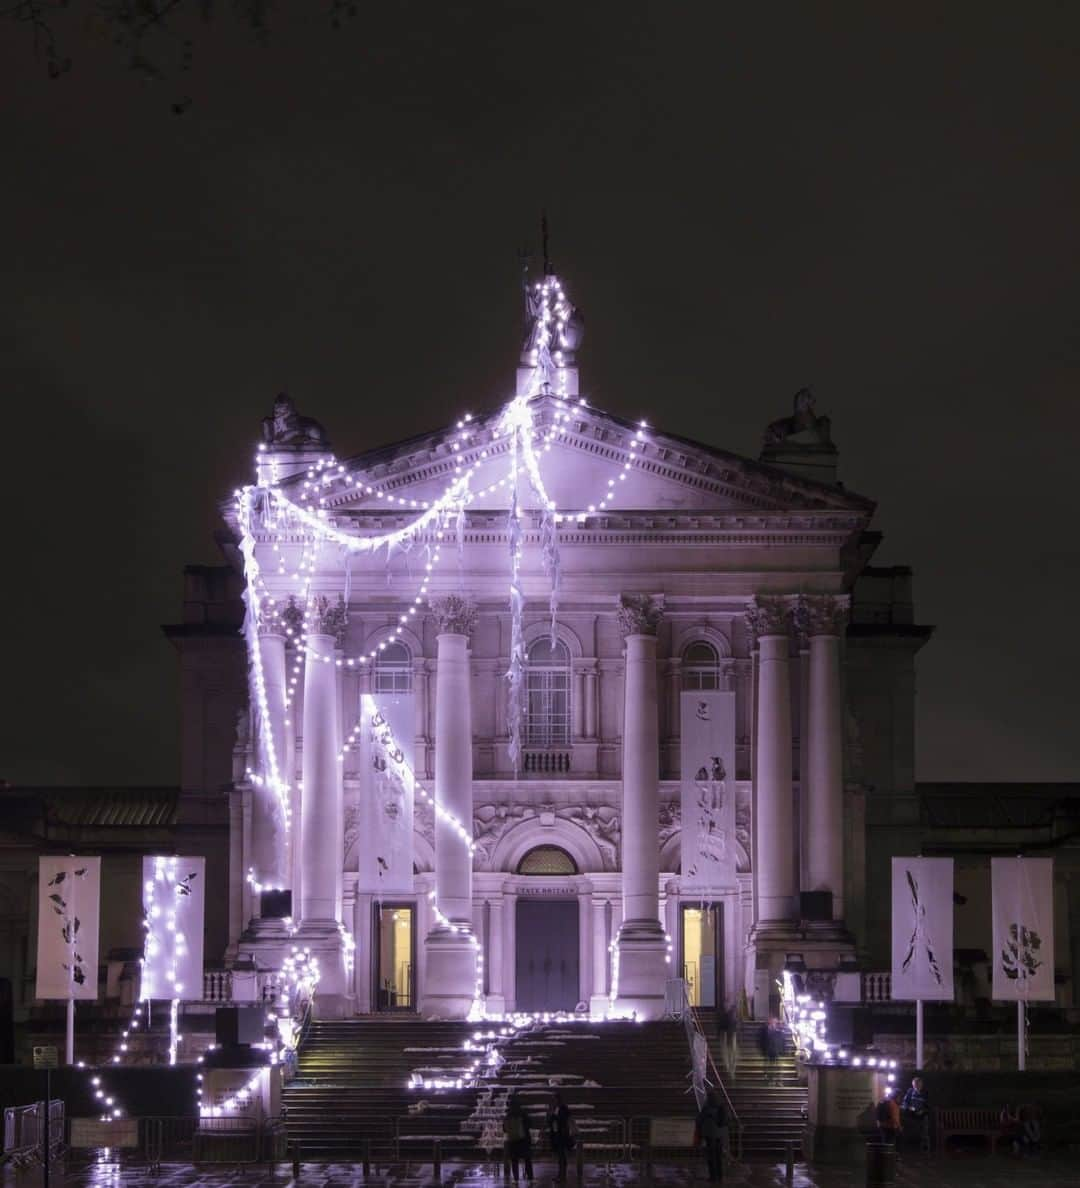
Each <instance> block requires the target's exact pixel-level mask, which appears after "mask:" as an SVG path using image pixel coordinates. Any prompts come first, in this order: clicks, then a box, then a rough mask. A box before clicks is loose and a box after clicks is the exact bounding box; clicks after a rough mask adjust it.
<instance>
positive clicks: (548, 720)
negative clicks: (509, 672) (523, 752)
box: [525, 666, 570, 747]
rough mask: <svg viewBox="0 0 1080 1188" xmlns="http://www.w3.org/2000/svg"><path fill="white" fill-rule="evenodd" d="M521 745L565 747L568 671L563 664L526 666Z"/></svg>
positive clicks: (567, 723) (567, 729)
mask: <svg viewBox="0 0 1080 1188" xmlns="http://www.w3.org/2000/svg"><path fill="white" fill-rule="evenodd" d="M525 694H526V698H527V704H526V712H525V718H526V720H525V745H526V746H530V747H565V746H568V745H569V743H570V673H569V672H568V671H567V670H566V669H565V668H538V667H534V666H530V667H529V668H528V669H527V670H526V677H525Z"/></svg>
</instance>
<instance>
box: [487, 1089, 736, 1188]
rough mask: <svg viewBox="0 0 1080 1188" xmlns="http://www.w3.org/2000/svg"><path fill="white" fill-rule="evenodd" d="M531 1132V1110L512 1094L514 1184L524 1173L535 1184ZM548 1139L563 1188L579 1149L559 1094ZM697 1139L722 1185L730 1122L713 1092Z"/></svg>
mask: <svg viewBox="0 0 1080 1188" xmlns="http://www.w3.org/2000/svg"><path fill="white" fill-rule="evenodd" d="M532 1132H533V1126H532V1119H531V1118H530V1117H529V1112H528V1110H526V1109H525V1105H524V1103H523V1102H522V1100H521V1098H520V1097H519V1096H518V1094H516V1093H511V1094H510V1097H509V1098H508V1099H507V1103H506V1114H505V1115H504V1117H503V1137H504V1142H505V1156H506V1157H505V1161H504V1167H505V1169H506V1172H507V1173H508V1174H509V1175H511V1176H512V1177H513V1180H514V1183H515V1184H518V1183H520V1177H521V1173H522V1171H523V1170H524V1172H525V1179H526V1181H527V1182H528V1183H532V1181H533V1163H532ZM547 1137H548V1144H549V1146H550V1147H551V1150H552V1152H553V1153H554V1155H555V1158H556V1159H557V1160H558V1164H559V1172H558V1176H557V1177H556V1182H557V1183H560V1184H564V1183H565V1182H566V1165H567V1162H568V1159H569V1156H570V1152H571V1151H573V1150H574V1148H575V1146H576V1145H577V1126H576V1125H575V1123H574V1119H573V1117H572V1116H571V1114H570V1107H569V1106H568V1105H567V1104H566V1102H565V1100H564V1099H563V1095H562V1093H560V1092H559V1091H558V1090H556V1091H555V1095H554V1097H553V1098H552V1102H551V1106H550V1108H549V1109H548V1114H547ZM694 1137H695V1142H696V1143H697V1145H699V1146H700V1147H702V1148H703V1150H704V1151H705V1161H706V1163H707V1164H708V1168H709V1179H710V1180H711V1181H712V1182H713V1183H714V1184H718V1183H720V1181H721V1180H723V1178H724V1159H725V1158H726V1155H727V1150H728V1120H727V1113H726V1111H725V1110H724V1107H723V1104H722V1103H721V1102H720V1099H719V1098H718V1097H717V1096H716V1094H715V1093H714V1092H713V1091H712V1090H711V1089H710V1090H709V1092H708V1093H707V1094H706V1095H705V1101H704V1103H703V1104H702V1107H701V1109H700V1110H699V1111H698V1115H697V1121H696V1123H695V1127H694Z"/></svg>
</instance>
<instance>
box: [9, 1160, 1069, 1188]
mask: <svg viewBox="0 0 1080 1188" xmlns="http://www.w3.org/2000/svg"><path fill="white" fill-rule="evenodd" d="M785 1171H786V1169H785V1167H784V1165H783V1164H782V1163H778V1164H770V1163H754V1164H749V1165H747V1164H742V1165H735V1166H732V1167H729V1169H728V1171H727V1173H726V1174H725V1176H724V1183H725V1184H738V1185H745V1186H746V1188H786V1186H787V1185H791V1186H792V1188H862V1185H864V1184H866V1182H867V1181H866V1169H865V1167H864V1166H863V1164H862V1163H861V1162H859V1163H858V1164H853V1165H848V1166H822V1167H807V1166H806V1165H805V1164H801V1163H798V1164H796V1165H795V1168H794V1175H793V1178H792V1179H791V1180H788V1179H787V1178H786V1175H785ZM43 1182H44V1181H43V1177H42V1173H41V1169H40V1168H37V1169H27V1170H25V1171H22V1172H17V1171H15V1170H12V1169H9V1168H5V1169H3V1171H2V1172H0V1188H37V1186H38V1185H41V1184H43ZM434 1183H435V1181H434V1179H433V1177H432V1169H431V1165H430V1164H400V1165H396V1166H393V1167H391V1168H385V1167H382V1168H379V1169H378V1171H376V1170H375V1169H374V1168H372V1174H371V1175H370V1176H369V1177H368V1178H367V1179H365V1178H364V1174H363V1170H362V1168H361V1167H360V1166H359V1165H352V1164H304V1165H302V1167H301V1174H300V1178H299V1179H298V1180H297V1179H294V1177H293V1174H292V1165H291V1164H289V1163H279V1164H278V1165H277V1166H276V1168H273V1169H270V1168H269V1167H267V1166H266V1165H261V1166H258V1167H252V1166H246V1167H244V1166H241V1167H236V1166H222V1167H209V1166H207V1165H204V1164H203V1165H198V1166H195V1165H192V1164H166V1165H164V1166H163V1167H162V1168H161V1170H160V1171H159V1172H153V1171H150V1170H148V1169H147V1168H146V1167H145V1166H140V1165H134V1164H133V1165H127V1166H123V1165H121V1166H118V1165H116V1164H96V1165H93V1166H89V1167H86V1166H83V1167H80V1168H72V1167H67V1168H62V1167H56V1168H54V1169H53V1171H52V1174H51V1175H50V1181H49V1185H50V1188H128V1186H130V1185H137V1184H152V1185H156V1186H158V1188H226V1186H232V1185H237V1186H244V1188H258V1186H260V1185H261V1186H266V1188H269V1186H270V1185H273V1186H274V1188H293V1186H294V1185H295V1186H296V1188H301V1186H302V1188H363V1186H364V1185H367V1188H429V1186H430V1185H433V1184H434ZM556 1183H557V1181H555V1179H554V1168H553V1167H552V1166H551V1165H546V1164H544V1163H539V1162H538V1163H537V1165H536V1181H535V1188H551V1186H552V1185H553V1184H556ZM442 1184H443V1185H444V1186H446V1188H456V1186H464V1188H474V1186H475V1188H488V1186H490V1188H503V1180H502V1177H501V1174H498V1169H497V1168H495V1167H493V1166H491V1165H487V1166H485V1165H483V1164H467V1165H461V1166H457V1165H453V1166H445V1167H444V1168H443V1176H442ZM576 1184H577V1181H576V1179H575V1178H574V1175H573V1171H572V1170H571V1175H570V1179H569V1182H568V1185H569V1188H575V1186H576ZM707 1184H708V1180H707V1178H706V1177H705V1174H704V1168H701V1169H700V1170H698V1171H696V1172H695V1171H692V1170H691V1169H689V1168H686V1167H659V1166H658V1167H656V1168H654V1169H653V1174H652V1175H651V1176H649V1177H648V1178H646V1177H645V1176H643V1175H641V1174H639V1172H638V1170H637V1169H636V1168H633V1167H631V1166H629V1165H626V1164H619V1165H613V1166H612V1167H611V1168H610V1169H605V1168H604V1167H602V1166H600V1167H588V1168H586V1171H585V1185H586V1188H647V1186H652V1185H656V1186H657V1188H697V1186H701V1188H704V1186H705V1185H707ZM894 1184H895V1188H1020V1186H1023V1185H1032V1186H1033V1188H1034V1186H1035V1185H1038V1186H1039V1188H1066V1186H1067V1188H1078V1186H1080V1157H1077V1156H1075V1155H1074V1156H1072V1157H1070V1156H1068V1155H1062V1156H1060V1157H1056V1156H1045V1157H1041V1158H1036V1159H1026V1160H1017V1159H1014V1158H1010V1157H1008V1156H994V1157H991V1156H986V1155H979V1156H957V1157H950V1158H947V1159H936V1158H930V1157H925V1156H916V1157H912V1158H910V1159H905V1160H903V1161H902V1162H901V1164H900V1167H899V1169H898V1172H897V1177H896V1180H895V1181H894Z"/></svg>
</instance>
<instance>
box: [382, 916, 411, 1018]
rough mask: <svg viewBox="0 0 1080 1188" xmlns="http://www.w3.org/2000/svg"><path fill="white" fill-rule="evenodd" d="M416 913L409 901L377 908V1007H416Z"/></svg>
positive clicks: (407, 1009)
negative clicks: (414, 976)
mask: <svg viewBox="0 0 1080 1188" xmlns="http://www.w3.org/2000/svg"><path fill="white" fill-rule="evenodd" d="M414 917H415V909H414V908H413V906H412V904H408V903H401V904H381V905H379V906H377V907H376V909H375V936H376V948H375V951H376V953H377V954H378V960H377V968H376V970H375V1003H376V1009H377V1010H380V1011H411V1010H412V1009H413V969H414V968H415V966H416V954H415V951H414V950H415V944H416V929H415V928H414V926H413V925H414Z"/></svg>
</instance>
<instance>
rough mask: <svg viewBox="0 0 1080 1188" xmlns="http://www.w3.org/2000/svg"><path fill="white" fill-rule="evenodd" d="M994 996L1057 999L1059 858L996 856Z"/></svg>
mask: <svg viewBox="0 0 1080 1188" xmlns="http://www.w3.org/2000/svg"><path fill="white" fill-rule="evenodd" d="M990 887H991V896H992V900H993V915H994V929H993V936H994V942H993V943H994V952H993V958H994V986H993V996H994V998H998V999H1005V1000H1008V1001H1016V1000H1019V1001H1021V1002H1053V1001H1054V997H1055V995H1054V860H1053V859H1052V858H991V859H990Z"/></svg>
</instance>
